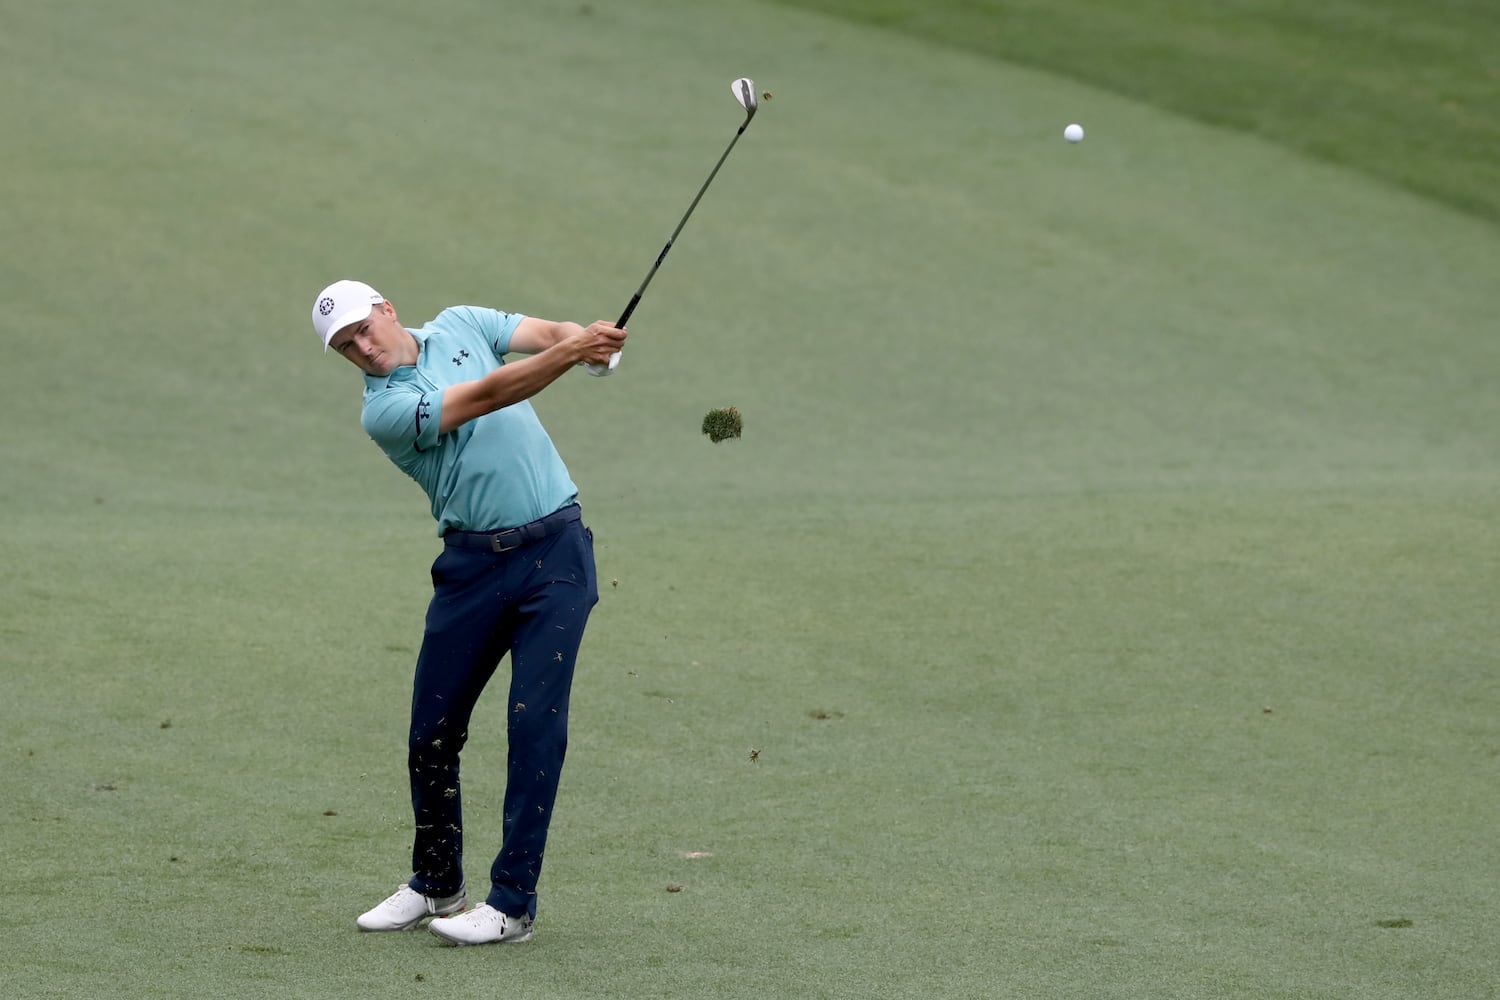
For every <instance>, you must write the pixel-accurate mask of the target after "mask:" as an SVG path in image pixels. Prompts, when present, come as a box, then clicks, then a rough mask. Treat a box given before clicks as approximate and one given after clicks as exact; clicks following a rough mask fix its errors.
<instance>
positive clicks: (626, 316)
mask: <svg viewBox="0 0 1500 1000" xmlns="http://www.w3.org/2000/svg"><path fill="white" fill-rule="evenodd" d="M754 117H755V113H754V112H753V111H752V112H751V113H750V114H748V115H746V116H745V122H744V124H743V125H741V126H740V127H739V131H737V132H735V133H734V138H733V139H730V140H729V145H728V146H726V147H725V148H724V155H723V156H720V157H719V162H718V163H715V164H714V169H713V170H712V171H711V172H710V173H709V175H708V180H706V181H704V182H703V186H702V187H700V188H699V189H698V193H697V194H696V195H694V196H693V203H692V204H691V205H689V206H688V210H687V211H686V212H684V213H683V214H682V220H681V221H680V222H678V223H677V228H676V229H674V230H672V235H671V236H668V237H667V242H666V244H665V245H663V246H662V248H661V253H659V254H657V255H656V263H654V264H652V265H651V270H649V271H647V272H646V278H645V280H644V281H642V282H641V287H640V288H637V289H636V290H635V294H634V295H632V296H631V297H630V304H629V305H628V306H626V307H625V311H624V312H622V313H621V314H620V319H619V322H617V323H616V324H615V326H618V327H620V328H622V329H623V328H624V326H625V324H626V323H627V322H628V321H629V320H630V314H631V313H633V312H635V307H636V306H638V305H640V302H641V296H642V295H643V294H645V291H646V286H647V285H649V284H651V279H652V278H654V277H656V272H657V269H658V268H660V267H661V262H662V261H664V260H666V259H667V251H669V250H671V249H672V244H673V243H674V242H676V240H677V234H678V233H681V232H682V227H683V226H685V225H687V220H688V219H690V218H692V215H693V209H695V208H697V207H698V202H700V201H702V200H703V192H705V191H707V190H708V186H709V185H710V184H712V183H713V182H714V178H715V177H717V176H718V175H719V168H720V167H722V166H723V165H724V161H725V160H727V159H729V154H730V152H732V151H733V150H734V144H735V143H737V142H739V141H740V136H742V135H744V134H745V129H746V128H747V127H748V126H749V124H750V119H751V118H754Z"/></svg>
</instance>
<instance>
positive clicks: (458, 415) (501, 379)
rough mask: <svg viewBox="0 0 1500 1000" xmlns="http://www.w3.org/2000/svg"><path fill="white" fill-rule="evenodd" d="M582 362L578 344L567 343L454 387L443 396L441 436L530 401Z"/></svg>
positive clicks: (574, 342)
mask: <svg viewBox="0 0 1500 1000" xmlns="http://www.w3.org/2000/svg"><path fill="white" fill-rule="evenodd" d="M581 360H583V358H582V353H581V352H580V351H579V349H578V346H577V342H576V341H572V340H569V341H564V342H562V343H558V344H554V345H552V346H551V347H549V348H547V349H546V350H545V351H542V352H541V353H540V354H533V355H531V356H530V357H525V358H520V359H518V360H516V361H511V362H507V363H506V364H503V365H501V366H500V367H499V368H496V369H495V370H494V371H492V372H490V373H489V374H488V375H486V376H484V377H483V378H480V379H475V380H474V381H473V382H461V383H459V384H458V385H455V386H453V387H452V388H451V389H449V390H448V392H447V394H446V395H445V397H444V401H443V416H442V420H441V421H440V422H439V426H438V431H439V433H442V434H446V433H448V432H449V431H451V430H453V429H454V428H456V427H458V426H460V425H462V424H465V423H467V422H469V421H470V420H473V419H474V418H475V417H482V416H484V415H485V414H486V413H493V412H495V411H496V410H499V409H503V408H505V407H507V406H509V405H511V404H512V403H519V402H520V401H521V400H523V399H530V398H531V397H532V396H535V395H536V394H537V393H539V392H541V391H542V390H543V389H545V388H547V386H549V385H551V384H552V383H553V382H555V381H557V379H558V378H559V377H560V376H561V375H562V374H563V373H564V372H566V371H568V370H569V369H571V368H572V367H573V366H574V365H576V364H578V362H579V361H581Z"/></svg>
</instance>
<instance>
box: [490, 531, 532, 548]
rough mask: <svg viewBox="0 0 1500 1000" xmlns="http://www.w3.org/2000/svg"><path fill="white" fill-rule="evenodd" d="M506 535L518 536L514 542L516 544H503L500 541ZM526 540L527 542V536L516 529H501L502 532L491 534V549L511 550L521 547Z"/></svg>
mask: <svg viewBox="0 0 1500 1000" xmlns="http://www.w3.org/2000/svg"><path fill="white" fill-rule="evenodd" d="M506 535H513V536H515V538H516V544H514V545H502V544H501V542H500V539H502V538H504V537H505V536H506ZM525 542H526V538H525V536H524V535H522V534H521V533H520V532H519V531H517V530H516V529H514V528H511V529H510V530H508V531H500V532H496V533H495V534H493V535H491V536H490V549H491V550H492V551H494V552H510V551H511V550H513V549H519V548H520V547H521V546H522V545H524V544H525Z"/></svg>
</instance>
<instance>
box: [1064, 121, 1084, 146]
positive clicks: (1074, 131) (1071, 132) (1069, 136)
mask: <svg viewBox="0 0 1500 1000" xmlns="http://www.w3.org/2000/svg"><path fill="white" fill-rule="evenodd" d="M1063 138H1064V139H1066V140H1068V141H1069V142H1082V141H1083V126H1082V125H1079V124H1078V123H1077V122H1075V123H1073V124H1072V125H1069V126H1068V127H1067V128H1065V129H1063Z"/></svg>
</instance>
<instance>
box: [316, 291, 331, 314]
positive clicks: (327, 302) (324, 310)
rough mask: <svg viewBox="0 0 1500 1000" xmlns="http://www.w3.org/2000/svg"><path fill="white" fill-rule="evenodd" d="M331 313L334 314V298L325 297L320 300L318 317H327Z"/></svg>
mask: <svg viewBox="0 0 1500 1000" xmlns="http://www.w3.org/2000/svg"><path fill="white" fill-rule="evenodd" d="M331 312H333V297H332V296H329V295H325V296H323V297H322V298H321V299H319V300H318V315H319V316H327V315H328V314H329V313H331Z"/></svg>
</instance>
